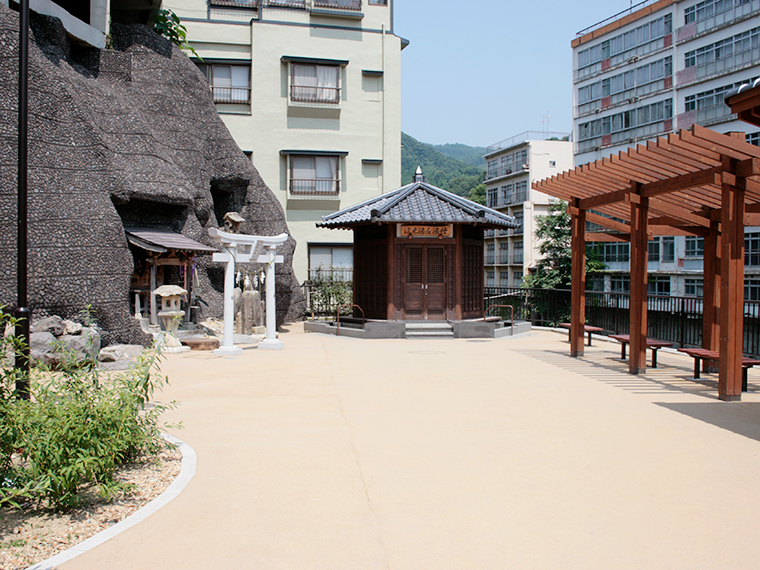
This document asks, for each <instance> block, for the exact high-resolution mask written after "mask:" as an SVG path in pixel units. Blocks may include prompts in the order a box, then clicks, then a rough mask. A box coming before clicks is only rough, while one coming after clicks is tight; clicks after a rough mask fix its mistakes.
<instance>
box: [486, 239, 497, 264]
mask: <svg viewBox="0 0 760 570" xmlns="http://www.w3.org/2000/svg"><path fill="white" fill-rule="evenodd" d="M495 247H496V245H495V244H494V243H493V242H491V243H489V244H487V245H486V263H487V264H488V265H493V263H494V249H495Z"/></svg>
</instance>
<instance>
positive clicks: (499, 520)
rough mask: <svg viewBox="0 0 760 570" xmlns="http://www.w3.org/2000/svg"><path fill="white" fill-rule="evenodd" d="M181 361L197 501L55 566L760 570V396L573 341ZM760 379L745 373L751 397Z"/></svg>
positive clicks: (320, 349) (174, 364) (175, 374)
mask: <svg viewBox="0 0 760 570" xmlns="http://www.w3.org/2000/svg"><path fill="white" fill-rule="evenodd" d="M289 329H290V332H288V333H286V334H283V335H282V336H281V338H282V339H283V340H284V341H285V347H286V348H285V350H283V351H279V352H269V351H263V350H247V351H245V352H244V354H243V355H241V356H239V357H235V358H221V357H215V356H213V355H211V354H208V353H195V352H192V353H188V354H185V355H170V356H169V357H168V358H167V361H166V362H165V365H164V370H165V371H166V372H167V373H168V374H169V376H170V380H171V382H172V386H171V388H170V389H169V390H167V391H166V392H165V393H164V397H165V398H167V399H169V398H174V399H177V400H179V401H180V402H181V406H180V408H179V409H178V410H177V411H175V412H172V414H171V415H170V416H168V417H167V420H169V421H175V420H179V419H181V420H182V421H183V422H184V425H185V429H184V430H182V431H179V432H176V434H177V435H178V436H179V437H181V438H182V439H184V440H185V441H187V442H188V443H189V444H190V445H192V446H193V447H194V448H195V450H196V451H197V453H198V472H197V474H196V476H195V478H194V479H193V480H192V481H191V482H190V484H189V485H188V487H187V488H186V489H185V491H184V492H183V493H182V494H181V495H180V496H179V497H178V498H177V499H176V500H174V501H173V502H171V503H170V504H168V505H167V506H166V507H164V508H163V509H161V510H160V511H159V512H157V513H156V514H155V515H153V516H151V517H150V518H148V519H147V520H146V521H145V522H143V523H141V524H139V525H137V526H136V527H134V528H132V529H130V530H128V531H126V532H124V533H122V534H121V535H119V536H117V537H116V538H114V539H113V540H111V541H109V542H107V543H105V544H103V545H102V546H100V547H98V548H96V549H94V550H92V551H90V552H88V553H85V554H84V555H82V556H80V557H78V558H76V559H74V560H72V561H70V562H68V563H66V564H64V565H62V566H61V569H63V570H75V569H104V568H107V569H110V570H117V569H122V568H125V569H126V568H129V569H134V568H156V569H183V570H188V569H209V568H242V569H248V568H251V569H257V570H258V569H262V570H269V569H278V570H279V569H282V570H297V569H304V570H305V569H309V570H322V569H323V570H342V569H357V570H372V569H375V568H378V569H379V568H384V569H390V570H448V569H451V570H464V569H478V570H484V569H509V570H514V569H560V568H561V569H563V570H564V569H583V570H589V569H600V570H601V569H604V570H610V569H615V570H621V569H629V568H630V569H636V570H641V569H643V568H646V569H668V570H673V569H689V570H693V569H700V570H705V569H725V568H732V569H744V568H746V569H756V568H758V566H759V565H760V562H758V560H759V559H760V556H759V552H758V545H760V524H757V516H758V513H759V512H760V485H758V484H757V474H758V473H760V392H755V393H750V394H748V395H745V396H744V398H743V401H742V402H741V403H732V404H727V403H724V402H720V401H719V400H717V397H716V388H715V385H714V380H715V376H709V377H708V379H707V380H705V381H704V382H702V383H698V382H694V381H693V380H690V379H689V377H690V376H691V373H690V371H691V369H692V361H691V359H690V358H687V357H684V356H682V355H677V354H668V353H664V352H662V351H661V352H660V355H659V358H658V360H659V361H660V364H661V368H660V369H658V370H654V371H649V372H648V373H647V374H646V375H644V376H631V375H629V374H627V372H626V366H625V364H624V363H621V362H619V360H618V359H619V356H620V354H619V348H618V345H617V344H611V343H604V342H595V346H593V347H591V348H587V349H586V356H585V357H584V358H582V359H572V358H570V357H569V356H568V345H567V343H566V335H561V334H556V333H551V332H533V333H531V334H529V335H526V336H523V337H521V338H514V339H502V340H488V341H465V340H446V341H424V340H423V341H403V340H400V341H396V340H388V341H361V340H354V339H348V338H335V337H328V336H322V335H316V334H304V333H303V332H302V329H301V328H300V327H299V326H298V325H293V326H290V327H289ZM758 380H760V373H756V372H754V371H753V372H751V373H750V383H751V384H753V386H751V388H754V389H757V390H760V382H758Z"/></svg>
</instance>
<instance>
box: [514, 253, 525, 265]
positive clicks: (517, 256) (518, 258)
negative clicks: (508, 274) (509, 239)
mask: <svg viewBox="0 0 760 570" xmlns="http://www.w3.org/2000/svg"><path fill="white" fill-rule="evenodd" d="M523 261H525V257H524V255H523V254H522V253H515V254H513V255H512V265H522V264H523Z"/></svg>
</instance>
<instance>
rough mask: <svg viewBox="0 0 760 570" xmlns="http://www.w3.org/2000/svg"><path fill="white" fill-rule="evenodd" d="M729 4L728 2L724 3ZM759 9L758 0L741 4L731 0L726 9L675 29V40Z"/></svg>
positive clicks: (721, 24) (705, 30)
mask: <svg viewBox="0 0 760 570" xmlns="http://www.w3.org/2000/svg"><path fill="white" fill-rule="evenodd" d="M726 4H729V3H726ZM758 10H760V0H750V1H748V2H742V3H741V4H739V3H736V4H734V3H733V2H732V3H731V5H729V6H728V9H727V10H724V11H722V12H718V13H717V14H713V15H711V16H708V17H706V18H703V19H701V20H699V21H698V22H691V23H689V24H686V25H685V26H682V27H680V28H678V29H677V30H676V42H679V43H680V42H684V41H686V40H689V39H691V38H693V37H694V36H697V35H699V34H703V33H705V32H709V31H710V30H712V29H714V28H718V27H720V26H724V25H727V24H730V23H731V22H734V21H735V20H739V19H742V18H745V17H748V16H751V15H753V14H754V13H755V12H757V11H758Z"/></svg>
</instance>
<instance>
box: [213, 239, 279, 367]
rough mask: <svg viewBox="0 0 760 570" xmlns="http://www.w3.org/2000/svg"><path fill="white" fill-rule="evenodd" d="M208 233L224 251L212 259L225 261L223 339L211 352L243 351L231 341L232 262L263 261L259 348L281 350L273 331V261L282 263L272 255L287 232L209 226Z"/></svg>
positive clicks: (233, 286)
mask: <svg viewBox="0 0 760 570" xmlns="http://www.w3.org/2000/svg"><path fill="white" fill-rule="evenodd" d="M208 233H209V235H210V236H211V237H212V238H214V239H215V240H217V241H218V242H220V243H221V244H222V247H223V248H224V251H223V252H220V253H215V254H214V256H213V258H212V260H213V261H218V262H225V263H227V266H226V267H225V269H224V340H223V342H222V346H220V347H219V348H217V349H216V350H215V351H214V354H219V355H222V356H235V355H236V354H240V353H242V352H243V349H242V348H238V347H236V346H235V343H234V340H233V338H234V337H233V327H234V324H235V263H236V262H238V263H250V262H255V263H266V264H267V273H266V314H267V317H266V325H267V336H266V338H265V339H264V340H262V341H261V342H260V343H259V345H258V346H259V348H263V349H267V350H281V349H283V348H285V343H283V342H282V341H281V340H278V339H277V337H276V334H275V329H276V327H277V322H276V319H275V310H276V308H275V300H274V264H275V263H282V262H283V261H284V260H283V257H282V256H281V255H275V250H276V249H277V247H278V246H280V245H282V244H284V243H285V242H286V241H287V240H288V234H280V235H278V236H251V235H246V234H232V233H229V232H225V231H222V230H219V229H216V228H209V230H208Z"/></svg>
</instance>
